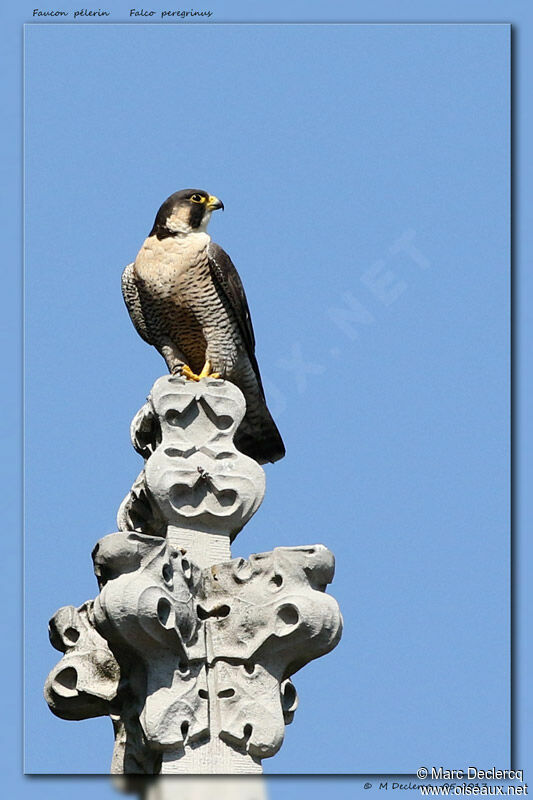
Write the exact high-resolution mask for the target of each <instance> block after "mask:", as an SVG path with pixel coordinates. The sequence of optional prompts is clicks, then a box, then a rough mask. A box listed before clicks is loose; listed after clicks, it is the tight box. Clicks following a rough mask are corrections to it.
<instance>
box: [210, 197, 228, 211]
mask: <svg viewBox="0 0 533 800" xmlns="http://www.w3.org/2000/svg"><path fill="white" fill-rule="evenodd" d="M206 208H207V210H208V211H216V210H217V208H221V209H222V211H224V203H223V202H222V200H219V199H218V197H215V195H214V194H210V195H209V198H208V200H207V206H206Z"/></svg>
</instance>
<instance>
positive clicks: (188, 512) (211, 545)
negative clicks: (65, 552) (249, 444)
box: [117, 375, 265, 564]
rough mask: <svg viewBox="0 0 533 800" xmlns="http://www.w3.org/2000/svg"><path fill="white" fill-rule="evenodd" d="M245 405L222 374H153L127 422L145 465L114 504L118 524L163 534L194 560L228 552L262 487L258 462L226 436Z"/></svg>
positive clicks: (258, 501) (259, 499)
mask: <svg viewBox="0 0 533 800" xmlns="http://www.w3.org/2000/svg"><path fill="white" fill-rule="evenodd" d="M245 409H246V404H245V401H244V397H243V395H242V392H241V391H240V389H238V388H237V387H236V386H234V385H233V384H232V383H229V382H227V381H222V380H217V379H213V378H207V379H204V380H203V381H202V382H201V383H200V382H199V383H196V382H194V381H189V380H186V379H185V378H182V377H179V376H171V375H165V376H164V377H162V378H159V380H157V381H156V383H155V384H154V386H153V388H152V391H151V393H150V396H149V398H148V401H147V403H146V404H145V405H144V406H143V408H142V409H141V410H140V411H139V413H138V414H137V415H136V416H135V418H134V420H133V422H132V425H131V439H132V443H133V446H134V447H135V449H136V450H137V452H138V453H140V454H141V455H142V456H143V458H144V459H145V465H144V469H143V471H142V473H141V475H140V476H139V477H138V478H137V480H136V482H135V484H134V485H133V487H132V489H131V491H130V493H129V494H128V495H127V497H126V498H125V499H124V501H123V503H122V505H121V507H120V509H119V513H118V518H117V522H118V527H119V529H120V530H124V531H126V530H137V531H139V532H142V533H150V534H155V535H162V536H170V537H172V538H173V540H174V542H175V544H176V545H177V546H186V547H187V549H188V550H189V552H190V554H191V555H192V554H193V553H194V556H195V558H196V560H197V561H198V563H203V564H207V563H209V561H210V560H211V558H213V560H217V559H220V558H224V557H229V555H230V549H229V546H230V542H231V541H233V539H234V538H235V536H236V535H237V533H238V532H239V531H240V530H241V528H242V527H243V526H244V525H245V524H246V523H247V522H248V520H249V519H250V518H251V517H252V515H253V514H255V512H256V511H257V509H258V508H259V506H260V505H261V502H262V500H263V497H264V494H265V473H264V471H263V469H262V468H261V467H260V466H259V464H257V463H256V462H255V461H254V460H253V459H251V458H249V457H248V456H245V455H244V454H243V453H241V452H240V451H239V450H237V449H236V447H235V445H234V444H233V437H234V435H235V433H236V431H237V428H238V427H239V424H240V422H241V420H242V418H243V417H244V412H245ZM211 554H212V555H211Z"/></svg>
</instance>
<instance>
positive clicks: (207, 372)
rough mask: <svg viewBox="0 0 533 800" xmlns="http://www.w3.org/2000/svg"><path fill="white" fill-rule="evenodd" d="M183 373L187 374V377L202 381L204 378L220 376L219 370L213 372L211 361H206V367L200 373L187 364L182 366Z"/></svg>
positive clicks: (191, 379)
mask: <svg viewBox="0 0 533 800" xmlns="http://www.w3.org/2000/svg"><path fill="white" fill-rule="evenodd" d="M181 374H182V375H185V377H186V378H188V379H189V380H190V381H200V380H202V378H220V374H219V373H218V372H211V364H210V362H209V361H206V362H205V364H204V367H203V369H202V371H201V372H200V374H199V375H197V374H196V373H195V372H193V371H192V369H191V368H190V367H189V366H188V365H187V364H184V365H183V366H182V368H181Z"/></svg>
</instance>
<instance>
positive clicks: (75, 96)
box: [26, 26, 509, 796]
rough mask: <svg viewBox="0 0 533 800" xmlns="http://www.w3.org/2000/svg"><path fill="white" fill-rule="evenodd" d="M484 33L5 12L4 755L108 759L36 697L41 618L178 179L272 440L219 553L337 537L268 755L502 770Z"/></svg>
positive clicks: (92, 493) (496, 255)
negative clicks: (17, 28)
mask: <svg viewBox="0 0 533 800" xmlns="http://www.w3.org/2000/svg"><path fill="white" fill-rule="evenodd" d="M508 44H509V30H508V28H507V27H505V26H342V27H341V26H328V27H326V28H319V27H315V26H306V27H305V28H298V27H296V26H289V27H287V26H285V27H278V28H274V27H273V26H264V27H261V28H257V27H254V28H251V27H245V26H238V27H231V28H230V27H215V26H211V27H210V28H209V29H207V28H206V27H205V26H188V27H185V26H182V27H180V28H175V27H173V28H163V27H160V26H157V27H156V26H152V27H150V28H146V27H144V28H142V29H141V28H139V27H137V26H135V27H132V26H128V27H126V26H112V27H108V28H103V26H99V27H93V26H91V27H84V28H82V27H81V26H79V27H73V26H68V27H60V26H53V27H52V26H46V27H44V26H39V27H32V28H30V29H29V30H28V32H27V39H26V58H27V62H26V63H27V72H26V75H27V84H26V103H27V105H26V109H27V112H26V131H27V139H26V192H27V195H26V197H27V204H26V209H27V217H26V219H27V235H26V302H27V306H26V308H27V317H26V320H27V324H26V364H27V405H26V413H27V429H26V441H27V460H26V464H27V467H26V476H27V497H28V500H27V504H26V515H27V531H26V565H27V588H26V636H27V656H28V657H27V664H26V681H27V688H26V704H27V711H28V718H27V721H26V740H27V742H26V770H27V771H29V772H45V771H48V772H59V771H64V770H65V763H68V764H69V769H70V770H71V771H72V772H80V773H84V772H100V771H101V772H103V771H105V770H106V769H107V765H108V761H109V756H110V752H111V742H112V737H111V730H110V727H111V726H110V723H109V721H108V720H91V721H87V722H83V723H77V724H76V723H66V722H63V721H61V720H57V719H55V718H54V717H53V716H52V715H51V714H50V713H49V711H48V709H47V708H46V706H45V705H44V702H43V701H42V699H41V686H42V681H43V680H44V677H45V675H46V673H47V671H48V669H49V668H50V667H51V666H52V665H53V664H54V663H55V662H56V660H57V658H56V656H58V655H59V654H56V653H55V651H53V650H52V648H51V647H50V646H49V644H48V642H47V637H46V622H47V619H48V617H49V616H50V614H51V613H53V611H55V609H56V608H57V607H58V606H60V605H63V604H70V603H72V604H75V605H77V604H80V603H81V602H83V601H84V600H85V599H87V598H89V597H92V596H94V594H95V591H96V584H95V581H94V578H93V576H92V574H91V564H90V550H91V548H92V546H93V544H94V542H95V541H96V540H97V539H98V538H100V537H101V536H103V535H105V534H106V533H108V532H111V531H112V530H114V515H115V513H116V509H117V507H118V505H119V503H120V501H121V499H122V497H123V495H124V494H125V493H126V491H127V489H128V488H129V485H130V484H131V482H132V480H133V479H134V478H135V476H136V474H137V472H138V469H139V462H138V457H137V456H136V454H135V453H134V452H133V451H132V449H131V447H130V445H129V441H128V425H129V421H130V418H131V416H132V415H133V414H134V413H135V411H136V410H137V408H138V407H139V406H140V405H141V404H142V402H143V399H144V396H145V395H146V393H147V392H148V391H149V388H150V386H151V384H152V382H153V381H154V380H155V378H156V377H157V376H158V375H160V374H162V373H163V371H164V364H163V362H162V360H161V359H160V357H159V356H158V354H157V353H156V352H155V351H153V350H151V349H150V348H148V347H147V346H146V345H144V343H143V342H141V340H139V339H138V337H136V334H135V332H134V331H133V328H132V327H131V323H130V321H129V319H128V317H127V314H126V311H125V309H124V308H123V306H122V299H121V297H120V290H119V276H120V271H121V268H122V267H123V266H124V264H125V263H127V262H128V261H129V260H131V259H132V258H133V257H134V255H135V253H136V252H137V249H138V247H139V245H140V243H141V242H142V239H143V238H144V236H145V234H146V232H147V231H148V230H149V228H150V226H151V223H152V220H153V216H154V214H155V212H156V210H157V207H158V205H159V204H160V203H161V201H162V200H163V199H164V198H165V197H166V196H167V194H169V193H171V192H172V191H174V190H175V189H177V188H181V187H183V186H188V185H198V186H200V187H202V188H206V189H208V190H209V191H211V192H213V193H216V194H217V195H219V196H220V197H221V198H222V199H223V200H224V203H225V205H226V211H225V213H224V215H219V216H217V217H216V219H214V220H213V223H212V225H211V233H212V236H213V238H215V240H216V241H218V242H219V243H220V244H221V245H222V246H223V247H225V248H226V249H227V250H228V252H229V253H230V254H231V256H232V258H233V260H234V261H235V263H236V265H237V267H238V268H239V270H240V273H241V276H242V278H243V280H244V283H245V286H246V289H247V293H248V297H249V301H250V305H251V308H252V315H253V319H254V324H255V328H256V336H257V339H258V356H259V361H260V364H261V367H262V372H263V376H264V378H265V383H266V388H267V395H268V396H269V398H270V405H271V409H272V411H273V413H274V415H275V416H276V419H277V420H278V423H279V427H280V429H281V431H282V433H283V435H284V438H285V440H286V444H287V451H288V455H287V458H286V459H285V460H284V461H283V462H280V463H279V464H277V465H274V466H273V467H270V468H268V471H267V472H268V474H267V496H266V499H265V502H264V505H263V507H262V509H261V510H260V511H259V512H258V514H257V516H256V517H255V518H254V520H253V521H252V522H251V523H250V524H249V525H248V526H247V528H246V529H245V530H244V531H243V532H242V533H241V534H240V536H239V538H238V539H237V541H236V543H235V546H234V548H233V552H234V554H235V555H248V554H249V553H250V552H256V551H260V550H266V549H271V548H272V547H274V546H276V545H283V544H287V545H289V544H306V543H312V542H315V541H321V542H324V543H325V544H327V545H328V546H329V547H331V549H332V550H333V551H334V552H335V554H336V556H337V575H336V578H335V581H334V583H333V585H332V587H331V588H330V591H331V593H332V594H333V595H334V596H335V597H336V598H337V599H338V600H339V602H340V605H341V608H342V611H343V614H344V617H345V633H344V636H343V640H342V641H341V644H340V645H339V647H338V648H337V650H336V651H334V652H333V653H332V654H330V655H328V656H327V657H325V658H323V659H321V660H319V661H317V662H315V663H313V664H311V665H309V666H308V667H306V668H305V669H304V670H302V672H301V673H299V674H297V676H296V677H295V684H296V687H297V689H298V691H299V694H300V708H299V709H298V712H297V714H296V717H295V721H294V723H293V724H292V726H290V727H289V728H288V729H287V736H286V741H285V744H284V746H283V748H282V750H281V751H280V753H279V754H278V756H276V758H275V759H273V760H272V761H271V762H270V763H269V762H265V771H266V772H278V773H284V772H312V771H316V772H319V773H320V772H359V773H371V772H377V773H381V772H389V773H395V772H413V771H415V770H416V768H417V767H418V766H420V764H421V763H428V764H432V763H445V764H448V765H450V766H462V765H463V766H464V765H465V764H467V763H480V764H481V763H483V764H487V763H496V764H499V765H500V764H503V763H504V762H505V764H506V765H507V761H506V760H507V756H508V751H509V729H508V726H507V720H508V716H509V690H508V686H509V663H508V650H509V627H508V615H509V599H508V598H509V584H508V575H509V527H508V514H509V509H508V480H509V474H508V459H509V453H508V412H509V408H508V369H509V363H508V344H509V342H508V330H509V297H508V289H509V254H508V244H509V242H508V236H509V230H508V212H509V198H508V195H507V187H508V171H509V162H508V144H509V140H508V129H507V128H508V113H509V96H508V60H509V53H508ZM199 92H201V98H202V101H201V102H199ZM243 98H244V99H243ZM183 109H185V113H183ZM30 221H31V224H30ZM384 276H385V278H384ZM380 278H382V279H383V278H384V279H385V281H388V284H387V285H386V286H384V285H383V284H380V283H379V279H380ZM51 542H53V543H54V545H53V547H52V546H51ZM487 664H490V669H487ZM473 708H475V709H476V713H475V714H473V713H472V709H473ZM494 720H498V724H496V725H495V724H494ZM279 785H280V784H275V786H279ZM300 786H301V788H302V791H304V789H303V785H300ZM340 786H343V784H339V787H340ZM293 790H294V789H293ZM306 793H308V792H306ZM273 796H275V795H273Z"/></svg>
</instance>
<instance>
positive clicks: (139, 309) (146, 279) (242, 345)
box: [122, 189, 285, 464]
mask: <svg viewBox="0 0 533 800" xmlns="http://www.w3.org/2000/svg"><path fill="white" fill-rule="evenodd" d="M218 208H224V205H223V204H222V203H221V201H220V200H219V199H218V198H217V197H214V196H213V195H210V194H208V193H207V192H204V191H202V190H200V189H184V190H182V191H180V192H175V194H172V195H171V196H170V197H169V198H167V199H166V200H165V202H164V203H163V205H162V206H161V208H160V209H159V211H158V212H157V215H156V218H155V222H154V225H153V228H152V230H151V231H150V233H149V235H148V238H147V239H146V240H145V242H144V244H143V246H142V247H141V249H140V251H139V253H138V254H137V258H136V259H135V262H134V263H133V264H129V265H128V266H127V267H126V269H125V270H124V272H123V274H122V294H123V297H124V301H125V303H126V306H127V308H128V311H129V314H130V317H131V319H132V322H133V324H134V326H135V328H136V330H137V332H138V333H139V335H140V336H141V337H142V338H143V339H144V340H145V341H146V342H148V344H152V345H154V347H155V348H156V349H157V350H158V351H159V352H160V353H161V355H162V356H163V358H164V359H165V361H166V364H167V367H168V369H169V371H170V372H171V373H173V374H181V375H184V376H185V377H187V378H189V379H190V380H195V381H196V380H200V379H201V378H205V377H209V376H212V377H219V378H224V379H226V380H229V381H231V382H232V383H234V384H235V385H236V386H238V387H239V389H240V390H241V391H242V393H243V394H244V397H245V399H246V414H245V417H244V419H243V421H242V423H241V425H240V426H239V429H238V431H237V434H236V437H235V444H236V446H237V447H238V448H239V450H241V451H242V452H243V453H245V454H246V455H249V456H251V457H252V458H254V459H255V460H256V461H258V462H259V463H260V464H265V463H266V462H267V461H272V462H273V461H278V459H280V458H283V456H284V455H285V447H284V445H283V441H282V439H281V436H280V434H279V431H278V429H277V427H276V424H275V423H274V420H273V419H272V417H271V415H270V412H269V410H268V408H267V406H266V401H265V394H264V391H263V386H262V383H261V376H260V374H259V367H258V365H257V360H256V357H255V337H254V331H253V328H252V320H251V318H250V311H249V308H248V303H247V301H246V295H245V293H244V288H243V285H242V283H241V280H240V278H239V275H238V273H237V270H236V269H235V267H234V265H233V263H232V261H231V259H230V257H229V256H228V255H227V253H225V252H224V250H222V248H221V247H219V246H218V245H217V244H215V243H214V242H212V241H211V237H210V236H209V234H208V233H207V224H208V222H209V219H210V217H211V213H212V212H213V211H215V210H216V209H218Z"/></svg>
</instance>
